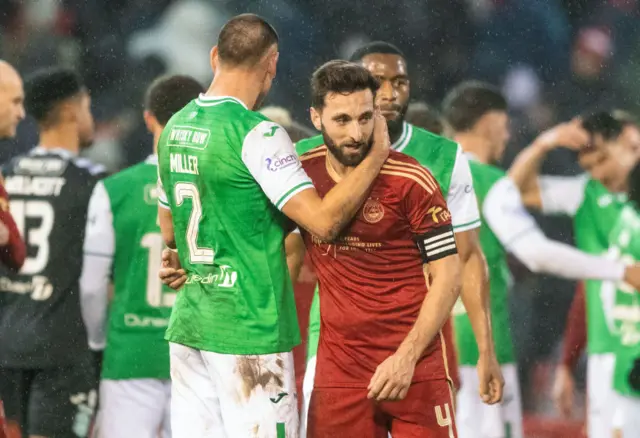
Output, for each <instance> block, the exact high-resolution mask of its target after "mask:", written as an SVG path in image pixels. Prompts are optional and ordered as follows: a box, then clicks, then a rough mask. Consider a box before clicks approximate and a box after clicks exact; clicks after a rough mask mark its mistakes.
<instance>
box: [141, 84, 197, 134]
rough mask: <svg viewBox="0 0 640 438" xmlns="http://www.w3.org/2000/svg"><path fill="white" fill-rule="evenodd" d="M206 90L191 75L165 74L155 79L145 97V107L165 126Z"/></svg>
mask: <svg viewBox="0 0 640 438" xmlns="http://www.w3.org/2000/svg"><path fill="white" fill-rule="evenodd" d="M203 92H204V88H203V87H202V85H201V84H200V83H199V82H198V81H196V80H195V79H194V78H192V77H191V76H185V75H175V76H163V77H159V78H157V79H156V80H154V81H153V82H152V83H151V85H150V86H149V88H147V93H146V94H145V97H144V108H145V109H146V110H147V111H149V112H150V113H151V114H153V115H154V116H155V118H156V119H158V122H159V123H160V124H161V125H162V126H164V125H166V124H167V122H168V121H169V119H170V118H171V117H173V115H174V114H175V113H177V112H178V111H180V110H181V109H182V108H184V107H185V105H186V104H188V103H189V102H191V101H192V100H193V99H195V98H196V97H198V95H199V94H200V93H203Z"/></svg>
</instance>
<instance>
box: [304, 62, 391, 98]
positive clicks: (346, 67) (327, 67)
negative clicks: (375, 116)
mask: <svg viewBox="0 0 640 438" xmlns="http://www.w3.org/2000/svg"><path fill="white" fill-rule="evenodd" d="M379 87H380V84H379V83H378V81H377V80H376V78H375V77H373V75H372V74H371V72H369V70H367V69H366V68H364V67H362V66H361V65H359V64H355V63H353V62H349V61H342V60H334V61H329V62H327V63H325V64H323V65H322V66H321V67H320V68H319V69H317V70H316V71H315V72H313V75H312V76H311V105H312V106H313V107H314V108H316V109H322V108H324V105H325V98H326V97H327V94H329V93H340V94H350V93H353V92H356V91H362V90H367V89H368V90H371V92H372V93H373V95H374V96H375V94H376V91H378V88H379Z"/></svg>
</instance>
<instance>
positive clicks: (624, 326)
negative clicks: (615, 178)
mask: <svg viewBox="0 0 640 438" xmlns="http://www.w3.org/2000/svg"><path fill="white" fill-rule="evenodd" d="M609 255H610V256H611V257H614V258H616V259H619V260H622V261H623V262H625V263H628V264H631V263H636V262H638V261H640V213H639V212H638V210H637V209H636V208H635V207H633V206H631V205H627V206H626V207H625V208H624V209H623V210H622V213H621V215H620V218H619V220H618V221H617V222H616V224H615V226H614V228H613V230H612V231H611V247H610V249H609ZM602 299H603V305H604V310H605V316H606V323H607V325H608V326H609V331H610V333H611V334H612V335H613V336H615V337H617V339H618V342H617V343H616V349H615V351H614V352H615V354H616V366H615V372H614V378H613V387H614V389H615V390H616V391H617V392H619V393H620V394H622V395H626V396H635V397H640V392H638V391H635V390H633V389H632V388H631V387H630V386H629V382H628V379H629V372H630V371H631V369H632V368H633V365H634V362H635V360H636V359H638V358H640V293H639V292H638V291H637V290H635V289H633V287H631V286H629V285H628V284H626V283H624V282H620V283H618V284H614V283H613V282H605V283H603V285H602Z"/></svg>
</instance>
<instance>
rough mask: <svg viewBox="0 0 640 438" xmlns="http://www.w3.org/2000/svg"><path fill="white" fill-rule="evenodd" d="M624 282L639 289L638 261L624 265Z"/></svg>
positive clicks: (639, 273) (639, 268) (639, 270)
mask: <svg viewBox="0 0 640 438" xmlns="http://www.w3.org/2000/svg"><path fill="white" fill-rule="evenodd" d="M624 282H625V283H627V284H628V285H630V286H631V287H633V288H634V289H635V290H640V263H636V264H633V265H631V266H627V267H626V269H625V270H624Z"/></svg>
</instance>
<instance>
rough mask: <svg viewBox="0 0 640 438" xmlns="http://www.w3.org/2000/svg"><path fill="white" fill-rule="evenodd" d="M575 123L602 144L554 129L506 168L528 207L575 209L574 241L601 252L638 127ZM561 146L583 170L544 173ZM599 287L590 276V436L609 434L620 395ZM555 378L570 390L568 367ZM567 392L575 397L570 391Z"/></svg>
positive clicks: (609, 120) (603, 117)
mask: <svg viewBox="0 0 640 438" xmlns="http://www.w3.org/2000/svg"><path fill="white" fill-rule="evenodd" d="M573 124H574V125H575V126H579V125H581V127H582V128H583V129H584V130H586V131H587V133H588V135H589V143H590V144H593V145H600V147H597V148H596V149H595V151H591V150H590V148H585V144H584V142H583V141H577V142H575V141H571V139H569V138H566V139H559V138H558V137H559V136H560V135H561V133H560V132H558V131H555V132H554V131H550V132H548V133H547V135H546V136H544V135H543V136H541V137H539V138H538V139H537V141H535V142H534V143H533V144H532V145H531V146H529V147H528V148H526V149H524V150H523V151H522V152H521V153H520V154H519V155H518V157H516V160H515V161H514V163H513V166H512V167H511V169H510V170H509V175H510V176H511V178H512V179H513V181H514V182H515V183H516V185H517V186H518V188H519V190H520V191H521V192H522V199H523V201H524V202H525V204H526V205H527V206H529V207H531V208H537V209H540V210H542V211H543V212H544V213H547V214H565V215H568V216H571V217H572V218H573V223H574V234H575V239H576V246H577V247H578V248H579V249H581V250H583V251H585V252H588V253H592V254H604V253H605V252H606V251H607V249H608V247H609V240H608V239H609V235H610V232H611V229H612V227H613V226H614V224H615V223H616V221H617V219H618V217H619V216H620V213H621V211H622V208H623V207H624V205H625V203H626V199H627V196H626V193H624V190H625V182H626V181H627V177H628V175H629V172H630V170H631V167H632V166H633V165H634V164H635V163H634V161H633V160H632V161H631V162H629V160H623V159H621V157H629V156H633V157H637V155H638V151H639V150H640V131H639V130H638V127H637V126H636V125H635V124H634V123H633V122H632V121H631V120H629V119H627V118H625V117H621V116H620V115H616V114H610V113H597V114H594V115H591V116H589V117H586V118H584V119H583V120H582V121H578V120H576V121H574V122H573ZM557 147H567V148H571V149H573V150H576V151H580V159H581V164H582V166H583V168H584V169H585V171H586V172H585V173H584V174H582V175H578V176H569V177H566V176H539V175H538V173H539V168H540V165H541V163H542V161H543V160H544V157H545V156H546V155H547V153H548V152H549V151H551V150H552V149H554V148H557ZM596 163H597V164H598V165H597V166H595V164H596ZM601 286H602V282H601V281H596V280H590V281H587V282H586V304H587V333H588V334H587V339H588V345H587V348H588V354H589V366H588V374H587V395H588V409H589V412H588V433H589V437H592V438H596V437H603V436H611V434H612V424H613V414H614V412H613V411H614V398H615V396H614V392H613V387H612V380H613V372H614V366H615V356H614V354H613V351H614V350H615V348H616V345H617V340H616V337H615V336H614V335H613V334H612V333H611V329H610V327H609V325H608V324H607V320H606V315H605V309H606V306H607V305H608V304H607V303H604V302H603V297H602V292H601ZM558 380H559V382H558V386H559V387H560V389H561V390H564V391H567V392H568V391H571V390H572V384H571V383H572V377H571V374H570V372H569V370H565V369H563V368H560V369H559V370H558ZM563 388H564V389H563ZM562 398H564V399H565V400H570V397H569V396H563V397H562Z"/></svg>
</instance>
